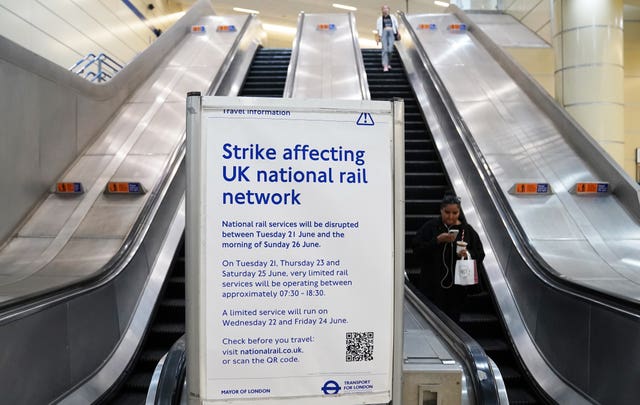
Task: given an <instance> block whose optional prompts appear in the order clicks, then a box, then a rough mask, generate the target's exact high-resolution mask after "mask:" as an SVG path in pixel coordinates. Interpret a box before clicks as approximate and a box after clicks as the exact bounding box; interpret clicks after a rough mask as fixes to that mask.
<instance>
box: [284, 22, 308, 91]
mask: <svg viewBox="0 0 640 405" xmlns="http://www.w3.org/2000/svg"><path fill="white" fill-rule="evenodd" d="M304 16H305V15H304V11H301V12H300V14H298V24H297V25H296V27H297V28H296V36H295V38H294V39H293V44H292V45H291V59H290V60H289V67H288V68H287V80H286V81H285V83H284V90H283V92H282V98H291V97H293V85H294V82H295V79H296V70H297V69H298V57H299V56H300V42H301V41H302V28H303V26H304Z"/></svg>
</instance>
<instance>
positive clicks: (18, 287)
mask: <svg viewBox="0 0 640 405" xmlns="http://www.w3.org/2000/svg"><path fill="white" fill-rule="evenodd" d="M76 281H78V278H77V277H76V276H69V275H67V276H41V275H38V274H36V275H32V276H29V277H27V278H24V279H22V280H19V281H15V282H13V283H11V284H6V285H2V286H0V295H13V296H17V297H19V296H22V295H26V294H33V293H34V292H45V291H52V290H55V289H58V288H61V287H64V286H68V285H71V284H72V283H74V282H76Z"/></svg>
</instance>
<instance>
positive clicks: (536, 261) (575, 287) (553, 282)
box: [399, 12, 640, 319]
mask: <svg viewBox="0 0 640 405" xmlns="http://www.w3.org/2000/svg"><path fill="white" fill-rule="evenodd" d="M399 15H400V18H401V19H402V21H403V24H404V26H405V28H406V29H407V31H408V32H409V34H410V35H411V37H412V39H413V41H414V44H415V47H416V50H417V52H418V54H419V55H420V57H421V59H422V63H423V64H424V66H425V68H426V70H427V71H428V72H429V76H430V78H431V80H432V81H433V85H434V87H435V88H436V90H437V92H438V95H439V96H440V98H441V99H442V102H443V105H444V106H445V108H446V109H447V112H448V113H449V116H450V118H451V120H452V122H453V124H454V126H455V128H456V130H457V133H458V135H459V136H460V137H461V139H462V140H463V142H464V144H465V147H466V149H467V151H468V153H469V158H470V159H471V160H472V162H473V164H474V166H475V167H476V169H477V170H478V173H480V177H481V178H482V180H483V182H484V185H485V186H486V188H487V192H488V193H489V195H490V196H491V199H492V202H493V204H494V206H495V207H496V210H497V211H498V214H499V215H500V218H501V219H502V220H503V221H504V222H505V223H506V228H507V229H508V230H509V232H510V233H511V235H510V236H511V239H512V241H513V243H514V245H515V246H516V248H517V250H518V253H520V254H521V256H522V258H523V259H524V261H525V263H526V264H527V266H528V267H529V268H530V269H531V270H532V271H533V272H534V274H535V275H536V276H537V277H538V278H539V279H540V280H541V281H542V282H543V283H545V285H547V286H548V287H550V288H554V289H558V290H561V291H562V292H564V293H566V294H571V295H573V296H575V297H577V298H579V299H583V300H586V301H589V302H591V303H592V304H595V305H599V306H603V307H606V308H608V309H609V310H612V311H619V312H623V313H625V314H627V315H630V316H632V317H635V318H638V319H640V303H635V302H632V301H629V299H627V298H625V297H622V296H618V295H613V294H608V293H605V292H601V291H598V290H595V289H593V288H590V287H587V286H583V285H579V284H575V283H573V282H571V281H569V280H566V279H564V278H562V277H559V276H558V275H557V274H556V272H555V271H554V270H553V268H552V267H551V266H550V265H549V264H548V263H547V262H546V261H545V260H544V259H543V258H542V256H541V255H540V254H539V253H538V252H537V251H536V249H535V248H533V246H531V242H530V240H529V238H528V237H527V235H526V232H525V231H524V229H523V228H522V225H521V224H520V221H518V219H517V216H516V214H515V212H514V211H513V209H512V208H511V205H510V204H509V201H508V199H507V197H506V195H505V194H504V192H503V191H502V189H501V187H500V185H499V183H498V180H497V179H496V177H495V175H494V174H493V172H492V171H491V169H490V167H489V164H488V163H487V161H486V159H485V158H484V155H483V154H482V152H481V151H480V148H479V146H478V144H477V143H476V141H475V139H474V138H473V135H472V134H471V131H470V130H469V128H468V127H467V125H466V123H465V122H464V119H463V118H462V115H461V114H460V112H459V111H458V109H457V107H456V106H455V103H454V101H453V99H452V98H451V95H450V94H449V92H448V91H447V89H446V86H445V85H444V83H443V81H442V79H441V78H440V76H439V75H438V73H437V72H436V70H435V68H434V67H433V65H432V64H431V61H430V59H429V57H428V56H427V53H426V51H425V50H424V48H423V46H422V44H421V42H420V40H419V39H418V37H417V34H416V33H415V31H414V29H413V27H412V26H411V24H410V22H409V21H408V19H407V18H406V15H405V14H404V13H402V12H400V13H399Z"/></svg>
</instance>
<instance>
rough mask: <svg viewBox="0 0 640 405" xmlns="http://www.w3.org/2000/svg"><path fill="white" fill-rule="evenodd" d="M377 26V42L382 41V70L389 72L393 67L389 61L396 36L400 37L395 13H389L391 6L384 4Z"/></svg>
mask: <svg viewBox="0 0 640 405" xmlns="http://www.w3.org/2000/svg"><path fill="white" fill-rule="evenodd" d="M376 28H377V34H376V43H377V42H382V70H383V71H384V72H388V71H389V69H391V65H390V64H389V61H390V59H391V54H392V53H393V41H395V39H396V37H397V38H398V39H399V38H400V33H399V32H398V20H397V19H396V17H395V16H394V15H390V14H389V6H387V5H384V6H382V15H381V16H380V17H378V21H377V22H376Z"/></svg>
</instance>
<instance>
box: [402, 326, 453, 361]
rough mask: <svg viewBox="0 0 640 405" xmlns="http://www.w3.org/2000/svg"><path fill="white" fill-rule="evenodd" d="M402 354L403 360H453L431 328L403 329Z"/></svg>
mask: <svg viewBox="0 0 640 405" xmlns="http://www.w3.org/2000/svg"><path fill="white" fill-rule="evenodd" d="M403 356H404V358H405V361H411V360H420V361H421V362H427V361H428V360H431V361H433V362H434V363H436V364H442V361H443V360H444V361H449V360H453V358H452V357H451V355H450V354H449V352H448V351H447V350H446V349H445V348H444V346H443V345H442V343H440V342H439V341H438V338H437V337H436V335H435V334H434V333H433V331H432V330H415V329H406V330H405V331H404V353H403Z"/></svg>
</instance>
